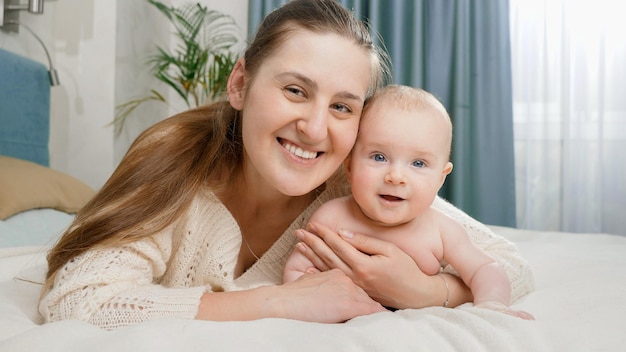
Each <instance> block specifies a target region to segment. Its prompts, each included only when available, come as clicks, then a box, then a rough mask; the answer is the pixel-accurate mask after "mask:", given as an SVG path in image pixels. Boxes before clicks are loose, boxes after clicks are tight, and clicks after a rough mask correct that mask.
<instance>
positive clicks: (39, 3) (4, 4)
mask: <svg viewBox="0 0 626 352" xmlns="http://www.w3.org/2000/svg"><path fill="white" fill-rule="evenodd" d="M43 2H44V0H28V4H22V3H21V2H20V0H0V29H1V30H3V31H5V32H9V33H10V32H14V33H17V32H19V28H20V26H22V27H24V28H25V29H26V30H27V31H28V32H29V33H30V34H32V35H33V37H35V39H37V41H38V42H39V44H41V46H42V47H43V50H44V51H45V52H46V57H47V58H48V75H49V77H50V85H51V86H58V85H59V84H61V83H60V81H59V75H58V73H57V70H56V69H55V68H54V65H53V64H52V59H50V54H49V53H48V48H47V47H46V45H45V44H44V42H43V41H42V40H41V38H39V36H38V35H37V34H35V32H34V31H33V30H32V29H31V28H30V27H28V26H27V25H25V24H23V23H21V22H20V11H28V12H29V13H32V14H42V13H43Z"/></svg>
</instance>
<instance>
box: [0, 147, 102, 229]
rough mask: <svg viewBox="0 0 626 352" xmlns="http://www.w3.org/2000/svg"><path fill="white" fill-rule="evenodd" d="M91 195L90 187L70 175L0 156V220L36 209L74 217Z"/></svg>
mask: <svg viewBox="0 0 626 352" xmlns="http://www.w3.org/2000/svg"><path fill="white" fill-rule="evenodd" d="M94 194H95V191H94V190H93V189H92V188H91V187H89V186H87V185H86V184H84V183H83V182H81V181H79V180H78V179H76V178H74V177H72V176H70V175H67V174H64V173H62V172H60V171H56V170H52V169H50V168H47V167H45V166H41V165H39V164H35V163H33V162H30V161H26V160H21V159H16V158H11V157H8V156H2V155H0V220H3V219H6V218H8V217H9V216H11V215H14V214H17V213H19V212H22V211H25V210H29V209H37V208H53V209H57V210H60V211H64V212H66V213H75V212H77V211H78V210H79V209H80V208H81V207H82V206H83V205H85V204H86V203H87V202H88V201H89V200H90V199H91V197H93V196H94Z"/></svg>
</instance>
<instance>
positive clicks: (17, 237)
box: [0, 208, 75, 248]
mask: <svg viewBox="0 0 626 352" xmlns="http://www.w3.org/2000/svg"><path fill="white" fill-rule="evenodd" d="M74 216H75V215H74V214H68V213H65V212H62V211H58V210H55V209H50V208H43V209H32V210H27V211H23V212H21V213H17V214H15V215H13V216H11V217H9V218H7V219H4V220H0V248H6V247H18V246H45V245H52V244H53V243H54V242H55V241H56V240H57V238H58V237H59V236H60V235H61V233H63V231H64V230H65V229H66V228H67V227H68V226H69V224H70V223H71V222H72V219H74Z"/></svg>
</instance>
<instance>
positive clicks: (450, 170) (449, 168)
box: [439, 161, 454, 188]
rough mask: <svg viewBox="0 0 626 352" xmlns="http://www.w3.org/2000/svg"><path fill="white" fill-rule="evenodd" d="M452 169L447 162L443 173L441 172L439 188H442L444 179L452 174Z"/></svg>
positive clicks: (450, 164)
mask: <svg viewBox="0 0 626 352" xmlns="http://www.w3.org/2000/svg"><path fill="white" fill-rule="evenodd" d="M453 167H454V165H452V163H451V162H449V161H448V163H447V164H446V166H445V167H444V168H443V171H442V172H441V182H440V183H439V187H440V188H441V186H443V183H444V182H445V180H446V177H447V176H448V175H450V173H451V172H452V169H453Z"/></svg>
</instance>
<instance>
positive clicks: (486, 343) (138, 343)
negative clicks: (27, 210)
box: [0, 227, 626, 352]
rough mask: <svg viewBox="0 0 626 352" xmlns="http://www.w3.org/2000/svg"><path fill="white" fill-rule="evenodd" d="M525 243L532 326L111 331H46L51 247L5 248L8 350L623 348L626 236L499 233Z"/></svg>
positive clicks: (479, 313) (432, 323)
mask: <svg viewBox="0 0 626 352" xmlns="http://www.w3.org/2000/svg"><path fill="white" fill-rule="evenodd" d="M494 230H495V231H496V232H497V233H500V234H502V235H504V236H505V237H507V238H509V239H510V240H512V241H513V242H515V243H516V244H517V245H518V248H519V249H520V251H521V252H522V253H523V255H524V256H525V257H526V258H527V259H528V260H529V262H530V264H531V266H532V269H533V271H534V275H535V286H536V290H535V291H534V292H533V293H531V294H530V295H528V296H526V297H525V298H523V299H522V300H521V301H520V302H518V303H516V304H515V306H516V307H518V308H520V309H524V310H527V311H529V312H531V313H532V314H534V315H535V317H536V320H535V321H524V320H521V319H517V318H514V317H510V316H507V315H504V314H500V313H496V312H491V311H487V310H482V309H477V308H473V307H472V306H471V304H466V305H463V306H461V307H459V308H456V309H447V308H441V307H432V308H426V309H418V310H412V309H408V310H401V311H397V312H394V313H392V312H385V313H379V314H374V315H370V316H364V317H359V318H356V319H353V320H351V321H349V322H347V323H344V324H315V323H306V322H299V321H292V320H285V319H263V320H258V321H252V322H205V321H193V320H175V319H170V320H159V321H152V322H149V323H145V324H140V325H136V326H132V327H127V328H122V329H118V330H116V331H111V332H105V331H103V330H100V329H98V328H96V327H94V326H91V325H89V324H86V323H83V322H79V321H63V322H58V323H52V324H44V325H39V323H40V317H39V315H38V313H37V310H36V306H35V305H36V300H37V295H38V290H39V286H38V285H36V284H33V283H30V282H27V281H22V280H20V279H16V277H19V278H22V279H26V280H32V279H37V278H40V277H41V275H42V273H43V270H44V264H43V263H44V261H43V258H44V254H45V249H42V248H33V247H19V248H5V249H0V351H90V352H95V351H168V352H171V351H173V350H181V351H208V350H220V351H245V350H249V351H303V352H304V351H524V352H527V351H585V352H586V351H624V350H626V337H625V334H624V332H626V329H625V328H624V322H626V237H620V236H611V235H603V234H569V233H553V232H536V231H525V230H516V229H510V228H502V227H494Z"/></svg>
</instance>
